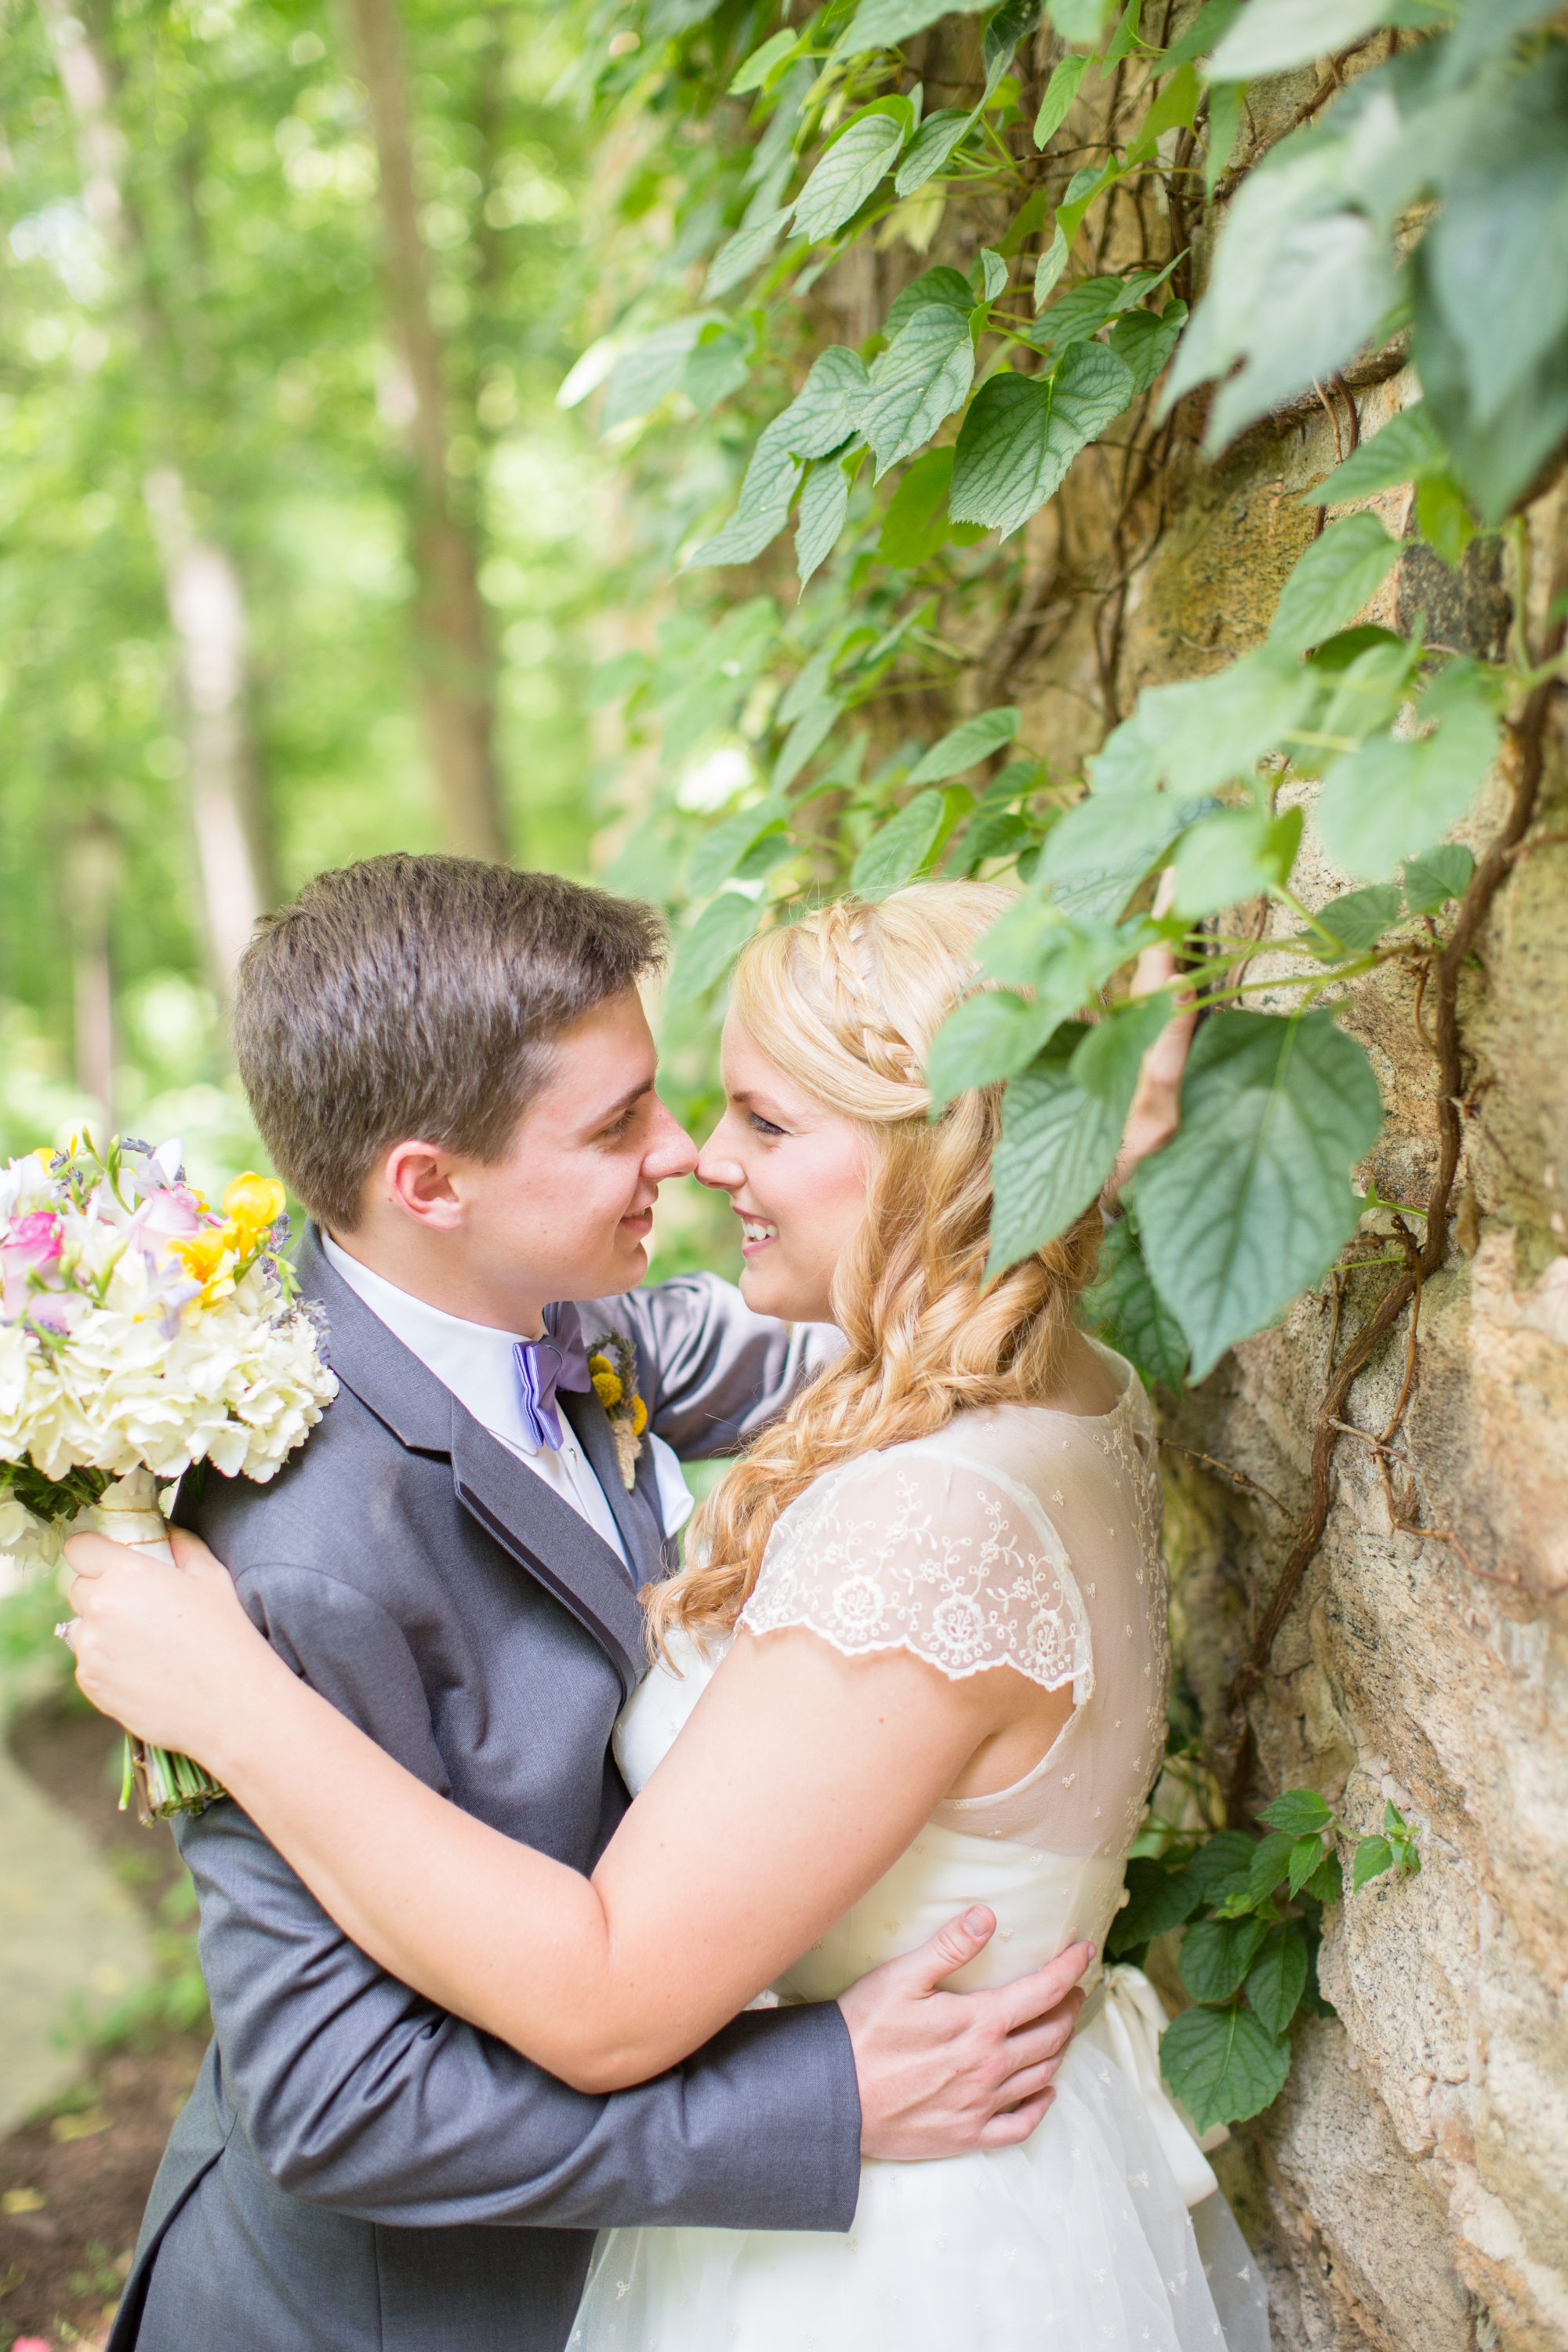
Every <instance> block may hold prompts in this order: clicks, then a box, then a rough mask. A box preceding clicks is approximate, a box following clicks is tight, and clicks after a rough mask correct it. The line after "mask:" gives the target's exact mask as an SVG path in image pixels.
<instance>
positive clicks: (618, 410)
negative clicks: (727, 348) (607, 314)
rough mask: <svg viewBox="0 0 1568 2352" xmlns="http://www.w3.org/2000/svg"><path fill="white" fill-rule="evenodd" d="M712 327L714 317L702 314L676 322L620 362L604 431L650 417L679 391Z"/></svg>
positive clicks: (607, 386) (613, 373) (608, 393)
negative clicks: (688, 366)
mask: <svg viewBox="0 0 1568 2352" xmlns="http://www.w3.org/2000/svg"><path fill="white" fill-rule="evenodd" d="M711 323H712V321H711V319H710V314H708V313H707V312H699V313H698V315H697V316H696V317H695V318H691V319H674V320H671V321H670V323H669V324H668V326H666V327H656V328H655V330H654V331H653V333H652V334H651V335H648V336H647V337H646V338H645V339H644V341H642V342H640V343H639V344H638V345H637V349H636V350H635V351H630V352H626V354H625V356H624V357H623V358H622V359H619V360H617V361H616V365H615V367H614V368H613V369H612V371H611V373H610V379H609V382H608V383H606V384H605V408H604V414H603V416H602V417H601V419H600V430H601V431H602V432H605V433H608V432H610V431H611V430H612V429H613V428H614V427H615V426H616V425H624V424H626V422H627V421H628V420H629V419H630V418H632V417H634V416H646V415H647V413H648V411H649V410H650V409H652V408H657V407H658V404H659V402H660V401H661V400H662V399H664V397H665V395H666V394H668V393H671V392H674V391H676V390H677V389H678V388H679V383H680V379H681V377H682V375H683V374H684V373H685V371H686V362H687V361H688V359H689V357H690V355H691V353H692V352H693V351H694V350H695V348H696V345H697V339H698V337H699V335H700V334H701V332H702V330H703V328H704V327H706V326H708V325H710V324H711Z"/></svg>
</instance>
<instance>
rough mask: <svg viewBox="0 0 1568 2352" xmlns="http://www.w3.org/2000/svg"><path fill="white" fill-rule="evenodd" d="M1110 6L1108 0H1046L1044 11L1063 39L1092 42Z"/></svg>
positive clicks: (1098, 36) (1098, 35)
mask: <svg viewBox="0 0 1568 2352" xmlns="http://www.w3.org/2000/svg"><path fill="white" fill-rule="evenodd" d="M1046 13H1047V16H1049V18H1050V20H1051V22H1052V24H1053V25H1054V26H1056V28H1057V30H1058V33H1059V34H1060V35H1061V37H1062V38H1063V40H1064V41H1081V42H1084V43H1086V44H1092V43H1094V42H1095V41H1097V40H1098V39H1099V38H1100V26H1102V25H1103V24H1104V22H1105V19H1106V16H1107V15H1108V14H1109V13H1110V0H1047V5H1046Z"/></svg>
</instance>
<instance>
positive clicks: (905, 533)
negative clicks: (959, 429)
mask: <svg viewBox="0 0 1568 2352" xmlns="http://www.w3.org/2000/svg"><path fill="white" fill-rule="evenodd" d="M951 484H952V449H951V448H947V449H928V450H927V451H926V452H925V454H924V456H923V457H917V458H916V459H915V462H914V464H913V465H912V466H910V467H908V469H907V470H906V471H905V473H904V475H903V476H902V478H901V479H900V483H899V487H898V488H897V489H896V490H895V491H894V492H893V496H892V500H891V503H890V504H889V508H888V511H887V514H886V516H885V517H884V518H883V522H882V534H881V537H880V538H879V540H878V541H877V560H878V562H879V563H892V564H897V565H898V566H899V567H900V570H908V569H912V567H913V566H914V565H915V564H917V563H925V562H929V561H930V560H931V557H932V556H933V555H935V554H936V553H937V551H938V550H939V549H941V548H942V547H945V546H946V545H947V544H948V542H949V541H956V542H957V544H958V545H959V546H960V547H973V544H974V542H975V541H976V540H981V539H984V536H985V530H984V525H983V524H980V523H973V522H959V523H955V522H950V521H949V520H948V513H947V494H948V490H949V488H950V486H951Z"/></svg>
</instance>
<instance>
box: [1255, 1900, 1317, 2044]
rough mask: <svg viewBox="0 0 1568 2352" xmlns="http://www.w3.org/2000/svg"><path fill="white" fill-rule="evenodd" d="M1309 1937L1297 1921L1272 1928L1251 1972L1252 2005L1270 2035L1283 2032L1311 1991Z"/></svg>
mask: <svg viewBox="0 0 1568 2352" xmlns="http://www.w3.org/2000/svg"><path fill="white" fill-rule="evenodd" d="M1309 1957H1310V1956H1309V1953H1308V1950H1307V1938H1306V1937H1305V1936H1304V1935H1303V1934H1302V1932H1301V1929H1300V1927H1299V1926H1298V1925H1297V1923H1296V1921H1295V1920H1293V1919H1292V1920H1289V1921H1286V1922H1284V1923H1283V1924H1282V1925H1281V1926H1279V1927H1270V1929H1269V1930H1268V1935H1267V1937H1265V1938H1264V1943H1263V1948H1262V1950H1261V1951H1260V1952H1259V1953H1258V1958H1256V1959H1255V1960H1254V1961H1253V1963H1252V1966H1251V1968H1250V1969H1248V1970H1247V1983H1246V1992H1247V2003H1248V2006H1249V2007H1250V2008H1251V2010H1252V2012H1253V2014H1254V2016H1255V2017H1256V2018H1257V2020H1258V2023H1259V2024H1260V2025H1261V2026H1262V2028H1263V2030H1264V2032H1266V2033H1272V2034H1274V2035H1276V2036H1278V2035H1279V2034H1281V2033H1283V2032H1285V2031H1286V2029H1287V2027H1288V2026H1289V2022H1290V2020H1291V2019H1292V2018H1293V2017H1294V2016H1295V2014H1296V2011H1297V2010H1298V2009H1299V2008H1300V2005H1301V1995H1302V1994H1303V1993H1304V1992H1305V1991H1306V1990H1307V1970H1308V1960H1309Z"/></svg>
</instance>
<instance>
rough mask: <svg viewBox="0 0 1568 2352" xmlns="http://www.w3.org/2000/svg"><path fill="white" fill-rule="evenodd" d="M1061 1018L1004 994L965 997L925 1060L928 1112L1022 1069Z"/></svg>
mask: <svg viewBox="0 0 1568 2352" xmlns="http://www.w3.org/2000/svg"><path fill="white" fill-rule="evenodd" d="M1061 1018H1062V1015H1061V1014H1060V1013H1058V1012H1057V1011H1056V1010H1055V1009H1054V1008H1053V1007H1052V1006H1050V1005H1044V1006H1042V1005H1037V1004H1026V1003H1025V1002H1024V999H1023V998H1022V997H1021V996H1017V995H1015V994H1014V993H1013V992H1012V991H1011V990H1010V989H984V990H983V991H982V992H981V993H980V994H979V995H977V996H969V997H965V999H964V1000H963V1003H962V1004H956V1005H954V1007H953V1009H952V1012H951V1013H949V1014H948V1016H947V1018H946V1020H945V1021H944V1022H943V1023H942V1027H941V1028H940V1029H939V1030H938V1031H937V1033H936V1035H935V1036H934V1037H933V1038H932V1039H931V1050H930V1052H929V1053H928V1054H927V1055H926V1084H927V1085H928V1086H929V1087H930V1088H931V1109H932V1111H933V1112H935V1111H939V1110H941V1109H942V1108H943V1107H944V1106H945V1105H946V1104H948V1103H950V1102H952V1099H953V1097H954V1096H955V1095H962V1094H965V1093H967V1092H968V1090H969V1088H970V1087H989V1086H994V1085H995V1084H996V1082H997V1081H998V1079H1001V1078H1010V1077H1012V1076H1014V1075H1015V1074H1016V1072H1017V1071H1019V1070H1023V1069H1026V1068H1027V1067H1028V1066H1029V1064H1030V1063H1031V1062H1032V1061H1033V1060H1034V1058H1035V1056H1036V1055H1037V1053H1038V1052H1039V1051H1040V1048H1041V1047H1042V1045H1045V1044H1046V1042H1047V1039H1048V1038H1049V1036H1050V1034H1051V1032H1052V1031H1053V1030H1054V1029H1055V1028H1056V1027H1057V1026H1058V1023H1059V1022H1060V1020H1061Z"/></svg>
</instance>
